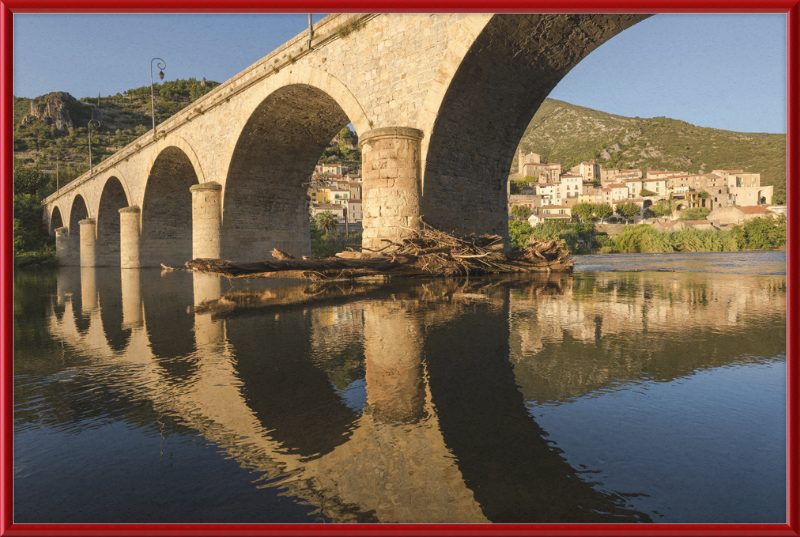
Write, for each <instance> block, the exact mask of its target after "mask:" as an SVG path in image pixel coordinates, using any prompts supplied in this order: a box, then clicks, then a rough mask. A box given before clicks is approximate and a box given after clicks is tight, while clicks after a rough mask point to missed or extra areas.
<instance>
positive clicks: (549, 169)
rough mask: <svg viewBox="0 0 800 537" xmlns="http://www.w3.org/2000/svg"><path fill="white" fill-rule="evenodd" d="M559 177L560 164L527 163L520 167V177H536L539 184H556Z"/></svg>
mask: <svg viewBox="0 0 800 537" xmlns="http://www.w3.org/2000/svg"><path fill="white" fill-rule="evenodd" d="M560 175H561V164H558V163H554V162H548V163H536V162H533V163H527V164H525V165H523V166H522V169H521V175H520V177H519V178H522V177H536V179H537V181H538V182H539V183H556V182H558V179H559V176H560Z"/></svg>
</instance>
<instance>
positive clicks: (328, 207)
mask: <svg viewBox="0 0 800 537" xmlns="http://www.w3.org/2000/svg"><path fill="white" fill-rule="evenodd" d="M345 208H346V206H345V205H335V204H333V203H312V204H311V215H312V216H313V217H315V218H316V217H317V216H318V215H320V214H322V213H324V212H325V211H330V212H331V213H332V214H333V215H334V216H335V217H336V218H338V219H339V221H340V222H343V221H344V210H345Z"/></svg>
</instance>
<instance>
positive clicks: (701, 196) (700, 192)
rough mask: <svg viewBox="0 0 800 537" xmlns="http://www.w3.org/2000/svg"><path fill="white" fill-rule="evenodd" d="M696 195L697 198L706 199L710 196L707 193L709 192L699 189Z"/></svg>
mask: <svg viewBox="0 0 800 537" xmlns="http://www.w3.org/2000/svg"><path fill="white" fill-rule="evenodd" d="M697 197H698V198H700V199H708V198H710V197H711V194H709V193H708V192H706V191H705V190H701V191H699V192H698V193H697Z"/></svg>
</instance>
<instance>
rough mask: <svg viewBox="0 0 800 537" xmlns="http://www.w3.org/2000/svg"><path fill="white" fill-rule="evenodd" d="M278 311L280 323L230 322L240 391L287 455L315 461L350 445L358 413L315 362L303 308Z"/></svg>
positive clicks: (267, 319)
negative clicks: (345, 445)
mask: <svg viewBox="0 0 800 537" xmlns="http://www.w3.org/2000/svg"><path fill="white" fill-rule="evenodd" d="M275 311H276V312H277V311H280V317H281V318H280V322H277V321H276V320H275V319H274V315H268V314H261V315H258V314H257V315H242V316H236V317H229V318H228V319H226V328H225V332H226V335H227V339H228V342H229V343H230V345H231V348H232V349H233V353H234V356H235V360H236V362H235V363H236V366H235V369H236V372H237V373H238V376H239V379H240V380H241V382H242V385H241V388H240V391H241V393H242V396H243V397H244V400H245V403H246V404H247V406H248V407H249V408H250V409H251V410H252V411H253V414H254V415H255V417H256V419H257V420H258V421H259V423H260V424H261V425H262V427H264V430H266V431H269V433H268V435H269V436H270V437H271V438H272V439H273V440H275V441H276V442H279V443H281V444H282V448H283V449H285V450H286V452H287V453H290V454H297V455H300V456H301V457H306V458H309V459H316V458H318V457H321V456H323V455H325V454H327V453H330V452H331V451H333V450H334V449H335V448H336V447H338V446H340V445H342V444H344V443H345V442H347V441H348V439H349V438H350V435H351V432H352V430H353V428H354V427H355V422H356V420H357V419H358V417H359V414H358V413H356V412H355V411H354V410H352V409H351V408H350V407H348V406H347V405H346V404H345V402H344V401H343V400H342V399H341V397H340V396H339V394H338V393H337V392H336V390H335V389H334V387H333V385H332V384H331V382H330V378H329V376H328V374H327V373H326V372H325V371H324V370H323V369H321V368H320V367H318V366H317V365H315V363H314V362H313V361H312V358H311V357H312V355H313V352H312V347H311V337H312V334H311V319H310V316H309V314H308V313H307V312H306V311H304V308H303V307H302V306H300V307H289V308H280V309H279V310H278V309H276V310H275ZM287 326H291V328H290V329H288V330H287V329H286V327H287ZM254 334H257V335H258V336H257V337H254Z"/></svg>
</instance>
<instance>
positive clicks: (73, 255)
mask: <svg viewBox="0 0 800 537" xmlns="http://www.w3.org/2000/svg"><path fill="white" fill-rule="evenodd" d="M86 218H89V204H88V203H86V195H85V194H84V193H83V192H82V191H81V190H80V189H77V190H76V193H75V195H74V196H73V197H72V201H71V203H70V207H69V221H68V223H67V228H68V229H69V234H68V236H67V237H68V239H67V241H68V246H67V252H68V255H67V256H66V258H65V259H64V261H63V264H65V265H80V260H81V226H80V221H81V220H84V219H86Z"/></svg>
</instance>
